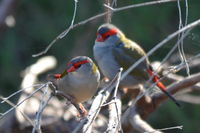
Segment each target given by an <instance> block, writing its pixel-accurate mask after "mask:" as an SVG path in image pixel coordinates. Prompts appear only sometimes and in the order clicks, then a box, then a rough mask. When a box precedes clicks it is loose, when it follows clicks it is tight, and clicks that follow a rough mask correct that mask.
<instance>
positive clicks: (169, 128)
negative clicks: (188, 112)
mask: <svg viewBox="0 0 200 133" xmlns="http://www.w3.org/2000/svg"><path fill="white" fill-rule="evenodd" d="M174 129H179V130H182V129H183V126H182V125H181V126H175V127H167V128H162V129H156V131H152V132H144V133H155V132H157V131H167V130H174Z"/></svg>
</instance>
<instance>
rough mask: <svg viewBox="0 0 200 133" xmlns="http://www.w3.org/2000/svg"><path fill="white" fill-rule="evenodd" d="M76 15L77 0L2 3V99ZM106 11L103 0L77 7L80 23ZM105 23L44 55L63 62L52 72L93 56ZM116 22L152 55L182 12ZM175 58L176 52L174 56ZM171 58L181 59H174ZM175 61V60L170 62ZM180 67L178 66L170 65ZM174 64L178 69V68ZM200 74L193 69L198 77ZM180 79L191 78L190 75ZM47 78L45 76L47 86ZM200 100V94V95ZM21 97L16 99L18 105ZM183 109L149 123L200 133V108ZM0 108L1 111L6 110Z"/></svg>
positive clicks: (194, 34) (165, 10)
mask: <svg viewBox="0 0 200 133" xmlns="http://www.w3.org/2000/svg"><path fill="white" fill-rule="evenodd" d="M141 2H147V1H146V0H126V1H124V0H118V1H117V7H122V6H126V5H130V4H136V3H141ZM188 4H189V7H188V9H189V15H188V23H191V22H193V21H195V20H197V19H199V18H200V14H199V10H200V1H198V0H192V1H188ZM181 9H182V19H183V22H184V20H185V4H184V1H181ZM73 11H74V1H73V0H56V1H54V0H52V1H50V0H32V1H30V0H29V1H27V0H0V46H1V48H0V73H1V76H0V95H3V96H8V95H10V94H11V93H13V92H15V91H17V90H18V89H19V88H20V83H21V80H22V78H21V73H22V71H23V70H24V69H25V68H26V67H27V66H29V65H31V64H32V63H34V62H35V61H36V60H37V59H38V58H39V57H37V58H33V57H32V55H33V54H36V53H38V52H40V51H42V50H44V49H45V48H46V46H47V45H48V44H49V43H50V42H51V41H52V40H53V39H54V38H55V37H56V36H57V35H58V34H60V33H61V32H62V31H64V30H65V29H66V28H68V27H69V25H70V23H71V20H72V16H73ZM103 11H104V7H103V1H102V0H80V1H79V2H78V8H77V15H76V19H75V23H78V22H80V21H82V20H85V19H87V18H89V17H91V16H94V15H97V14H99V13H101V12H103ZM102 23H104V18H99V19H96V20H94V21H91V22H89V23H87V24H85V25H82V26H79V27H77V28H75V29H73V30H71V31H70V32H69V34H68V35H67V36H65V37H64V38H63V39H61V40H59V41H57V42H56V43H55V44H54V45H53V47H52V48H51V49H50V50H49V51H48V52H47V54H45V55H53V56H55V57H56V58H57V60H58V67H57V69H55V70H53V71H51V72H49V73H52V72H54V73H56V72H61V70H62V68H64V66H65V64H66V62H67V61H68V60H69V59H71V58H72V57H74V56H77V55H86V56H90V57H91V58H93V56H92V47H93V44H94V40H95V36H96V30H97V28H98V27H99V25H101V24H102ZM112 23H113V24H115V25H117V26H118V27H119V28H120V29H121V30H122V31H124V33H126V35H127V37H129V38H131V39H132V40H134V41H136V42H137V43H139V44H140V45H141V46H142V47H143V48H144V49H145V51H149V50H150V49H151V48H153V47H154V46H155V45H156V44H157V43H159V42H160V41H162V40H163V39H164V38H166V37H167V36H168V35H169V34H171V33H173V32H175V31H176V30H178V24H179V12H178V7H177V3H176V2H172V3H165V4H160V5H153V6H145V7H140V8H133V9H128V10H125V11H121V12H117V13H114V14H113V16H112ZM175 42H176V39H174V40H172V41H170V42H169V43H168V44H167V45H165V46H163V47H162V48H160V49H159V50H158V51H157V52H155V53H154V54H153V55H152V56H151V57H150V60H151V61H162V59H163V58H164V57H165V56H166V54H167V53H168V52H169V50H170V49H171V48H172V47H173V45H174V44H175ZM184 50H185V53H186V55H187V56H194V55H196V54H198V53H199V52H200V28H199V27H196V28H195V29H194V30H192V31H191V33H190V34H189V35H188V37H187V38H186V39H185V41H184ZM174 54H175V53H174ZM171 58H178V56H177V55H176V56H174V57H173V56H172V57H171ZM169 62H170V60H169ZM170 63H171V65H177V64H178V63H179V62H170ZM173 63H174V64H173ZM199 70H200V69H192V70H191V73H196V72H198V71H199ZM179 74H181V75H186V72H185V70H183V71H181V72H180V73H179ZM45 77H46V74H44V75H41V77H40V79H41V81H44V80H45ZM195 95H199V94H195ZM16 99H18V97H14V98H13V99H11V100H12V101H16ZM182 104H183V107H182V108H181V109H179V108H177V107H176V106H175V105H174V104H173V103H172V102H165V103H164V104H163V105H162V106H161V107H160V108H159V109H158V110H157V111H156V112H154V113H153V114H152V115H151V116H150V117H149V119H148V122H149V123H150V124H151V125H152V126H153V127H154V128H163V127H170V126H176V125H183V126H184V128H183V130H182V131H177V130H175V131H173V130H172V131H168V132H183V133H194V132H196V133H197V132H200V127H199V123H200V107H199V105H192V104H187V103H182ZM7 109H8V107H7V106H0V112H4V111H5V110H7Z"/></svg>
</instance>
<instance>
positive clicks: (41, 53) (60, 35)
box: [32, 0, 78, 57]
mask: <svg viewBox="0 0 200 133" xmlns="http://www.w3.org/2000/svg"><path fill="white" fill-rule="evenodd" d="M77 3H78V0H74V13H73V17H72V21H71V24H70V26H69V28H67V29H66V30H64V31H63V32H62V33H61V34H59V35H58V36H57V37H56V38H55V39H54V40H53V41H52V42H51V43H50V44H49V45H48V46H47V47H46V48H45V50H44V51H42V52H40V53H38V54H34V55H32V57H38V56H41V55H43V54H46V53H47V52H48V50H49V49H50V48H51V47H52V46H53V44H54V43H55V42H57V41H58V40H60V39H62V38H63V37H64V36H66V35H67V34H68V33H69V31H70V30H71V29H73V28H74V20H75V17H76V12H77V6H78V4H77Z"/></svg>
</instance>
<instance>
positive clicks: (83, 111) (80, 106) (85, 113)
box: [77, 103, 88, 118]
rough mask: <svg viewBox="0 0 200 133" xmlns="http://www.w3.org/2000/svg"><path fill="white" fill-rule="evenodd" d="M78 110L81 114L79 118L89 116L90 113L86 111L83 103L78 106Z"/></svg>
mask: <svg viewBox="0 0 200 133" xmlns="http://www.w3.org/2000/svg"><path fill="white" fill-rule="evenodd" d="M77 110H78V111H79V114H78V115H77V116H78V117H79V118H84V117H86V116H87V114H88V111H87V110H86V109H85V107H84V106H83V104H81V103H79V104H78V109H77Z"/></svg>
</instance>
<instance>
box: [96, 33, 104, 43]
mask: <svg viewBox="0 0 200 133" xmlns="http://www.w3.org/2000/svg"><path fill="white" fill-rule="evenodd" d="M96 41H97V42H103V41H104V38H103V37H102V36H101V35H100V34H97V39H96Z"/></svg>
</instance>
